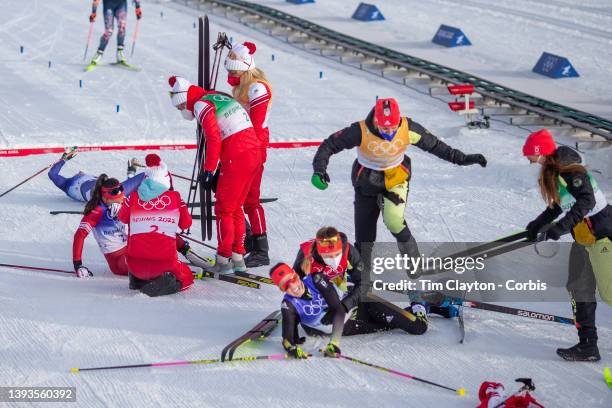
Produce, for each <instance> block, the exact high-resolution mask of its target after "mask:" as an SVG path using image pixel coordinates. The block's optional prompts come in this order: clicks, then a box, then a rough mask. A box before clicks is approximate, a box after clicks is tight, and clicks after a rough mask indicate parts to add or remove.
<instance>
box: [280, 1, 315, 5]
mask: <svg viewBox="0 0 612 408" xmlns="http://www.w3.org/2000/svg"><path fill="white" fill-rule="evenodd" d="M287 2H288V3H293V4H306V3H314V2H315V0H287Z"/></svg>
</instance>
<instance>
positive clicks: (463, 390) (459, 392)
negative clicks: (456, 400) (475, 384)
mask: <svg viewBox="0 0 612 408" xmlns="http://www.w3.org/2000/svg"><path fill="white" fill-rule="evenodd" d="M457 395H461V396H462V397H463V396H465V388H459V389H458V390H457Z"/></svg>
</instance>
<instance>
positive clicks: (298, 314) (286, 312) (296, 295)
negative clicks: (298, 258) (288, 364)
mask: <svg viewBox="0 0 612 408" xmlns="http://www.w3.org/2000/svg"><path fill="white" fill-rule="evenodd" d="M270 277H271V279H272V280H273V281H274V283H275V284H276V285H277V286H278V288H279V289H280V290H281V291H282V292H284V293H285V296H284V297H283V301H282V303H281V312H282V318H283V342H282V344H283V347H284V348H285V350H286V351H287V353H288V354H289V355H290V356H291V357H294V358H307V357H308V354H307V353H305V352H304V351H303V350H302V349H301V347H300V346H299V345H300V344H303V343H304V342H305V339H304V338H300V336H299V334H298V324H301V325H302V328H304V330H305V331H306V333H307V334H309V335H313V334H329V335H330V341H329V343H328V345H327V347H326V348H325V352H324V353H325V355H326V356H328V357H335V356H336V354H340V353H341V351H340V338H341V337H342V336H343V335H344V336H352V335H357V334H366V333H374V332H378V331H382V330H390V329H395V328H401V329H402V330H405V331H407V332H408V333H412V334H423V333H425V331H426V330H427V316H426V313H425V308H424V307H423V305H421V304H418V303H414V304H413V305H412V306H411V307H410V308H409V309H408V311H410V312H411V313H413V314H414V315H415V316H416V320H415V321H414V322H413V321H411V320H409V319H407V318H406V317H404V316H403V315H400V314H398V313H397V312H395V311H394V310H390V309H389V308H387V307H385V306H384V305H382V304H380V303H374V302H367V303H359V304H358V305H356V306H357V308H352V307H351V308H350V309H347V306H349V305H350V303H351V302H350V300H349V299H348V297H347V296H345V295H344V294H343V292H342V291H340V290H339V289H338V288H337V287H336V285H334V284H333V283H331V282H330V281H329V280H328V279H327V277H326V276H325V275H324V274H323V273H322V272H313V273H311V274H309V275H307V276H306V277H304V278H303V279H300V275H298V273H297V272H296V271H294V270H293V269H292V268H291V267H290V266H289V265H287V264H284V263H279V264H277V265H275V266H274V267H273V268H272V269H271V270H270ZM345 320H346V323H345Z"/></svg>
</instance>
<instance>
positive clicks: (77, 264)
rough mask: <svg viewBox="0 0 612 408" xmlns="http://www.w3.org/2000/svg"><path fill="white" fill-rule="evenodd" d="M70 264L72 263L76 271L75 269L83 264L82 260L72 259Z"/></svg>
mask: <svg viewBox="0 0 612 408" xmlns="http://www.w3.org/2000/svg"><path fill="white" fill-rule="evenodd" d="M72 265H74V271H75V272H76V270H77V269H79V268H80V267H81V266H83V262H81V261H80V260H79V261H72Z"/></svg>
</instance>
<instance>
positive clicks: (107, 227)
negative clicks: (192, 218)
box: [72, 155, 201, 280]
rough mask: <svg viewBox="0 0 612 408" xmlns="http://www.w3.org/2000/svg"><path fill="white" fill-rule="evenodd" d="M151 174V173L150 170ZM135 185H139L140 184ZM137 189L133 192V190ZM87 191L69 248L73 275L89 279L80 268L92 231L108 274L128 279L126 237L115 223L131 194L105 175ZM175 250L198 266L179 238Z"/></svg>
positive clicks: (198, 263)
mask: <svg viewBox="0 0 612 408" xmlns="http://www.w3.org/2000/svg"><path fill="white" fill-rule="evenodd" d="M154 156H157V155H154ZM154 172H155V169H153V173H154ZM141 174H142V175H143V176H146V175H151V174H152V172H151V170H150V169H148V168H147V170H145V172H144V173H141ZM134 178H135V177H133V178H131V179H129V180H128V181H131V180H133V179H134ZM138 185H140V182H139V183H138ZM138 185H136V186H134V187H133V188H134V189H135V188H136V187H138ZM130 188H132V187H130ZM90 190H91V191H90ZM90 190H88V192H89V194H90V195H91V197H90V199H89V200H88V201H87V204H86V205H85V210H84V216H83V218H82V219H81V222H80V224H79V227H78V228H77V230H76V232H75V234H74V240H73V244H72V259H73V264H74V270H75V272H76V275H77V277H79V278H84V277H91V276H93V273H92V272H91V271H90V270H89V269H88V268H87V267H86V266H83V262H82V259H83V258H82V256H83V246H84V243H85V239H86V238H87V236H88V235H89V233H90V232H91V231H93V232H94V237H95V239H96V242H97V243H98V247H99V248H100V251H101V252H102V254H103V255H104V257H105V258H106V261H107V263H108V267H109V269H110V270H111V272H112V273H114V274H115V275H122V276H126V275H128V267H127V240H128V237H127V235H126V233H125V225H124V224H123V223H122V222H121V221H119V220H118V219H117V212H118V210H119V208H120V206H121V203H122V202H123V201H124V199H125V197H126V196H129V195H130V193H131V191H128V189H126V188H125V187H124V185H123V184H121V183H119V181H118V180H117V179H114V178H109V177H108V176H107V175H106V174H101V175H100V176H99V177H98V178H97V179H94V187H93V188H92V189H90ZM176 248H177V250H178V251H179V252H180V253H181V254H183V256H185V258H187V259H188V260H189V261H190V262H192V263H194V264H196V265H198V266H199V265H200V264H201V261H200V260H201V257H200V256H198V255H197V254H195V253H194V252H193V250H192V249H191V248H190V247H189V243H188V242H187V241H184V240H183V239H182V238H181V237H180V236H177V237H176ZM130 279H131V280H133V277H130Z"/></svg>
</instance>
